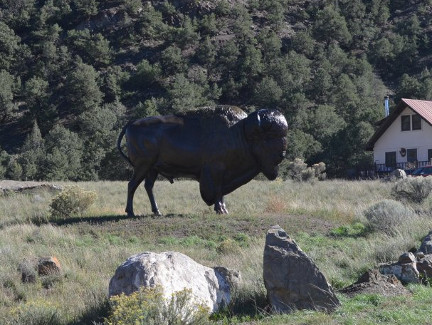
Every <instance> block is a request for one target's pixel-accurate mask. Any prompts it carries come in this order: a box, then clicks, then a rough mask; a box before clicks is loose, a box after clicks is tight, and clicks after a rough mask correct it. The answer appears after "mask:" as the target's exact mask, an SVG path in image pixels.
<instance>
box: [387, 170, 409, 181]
mask: <svg viewBox="0 0 432 325" xmlns="http://www.w3.org/2000/svg"><path fill="white" fill-rule="evenodd" d="M390 177H393V178H396V179H405V178H407V174H406V172H405V171H404V170H403V169H395V170H394V171H392V172H391V174H390Z"/></svg>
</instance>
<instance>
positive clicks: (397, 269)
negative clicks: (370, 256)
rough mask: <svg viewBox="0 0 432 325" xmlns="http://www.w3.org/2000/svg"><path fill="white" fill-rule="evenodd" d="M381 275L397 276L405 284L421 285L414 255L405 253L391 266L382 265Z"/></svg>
mask: <svg viewBox="0 0 432 325" xmlns="http://www.w3.org/2000/svg"><path fill="white" fill-rule="evenodd" d="M379 271H380V272H381V274H385V275H390V274H393V275H395V276H396V277H397V278H398V279H399V280H400V281H402V282H403V283H419V282H420V276H419V271H418V270H417V259H416V257H415V256H414V254H413V253H410V252H408V253H404V254H402V255H401V256H400V257H399V260H398V262H396V263H391V264H381V265H380V266H379Z"/></svg>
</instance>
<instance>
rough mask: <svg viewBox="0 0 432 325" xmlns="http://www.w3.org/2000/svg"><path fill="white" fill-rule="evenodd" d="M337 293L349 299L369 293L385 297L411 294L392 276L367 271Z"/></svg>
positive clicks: (375, 271) (376, 271)
mask: <svg viewBox="0 0 432 325" xmlns="http://www.w3.org/2000/svg"><path fill="white" fill-rule="evenodd" d="M339 292H341V293H343V294H346V295H347V296H349V297H353V296H355V295H358V294H371V293H372V294H373V293H375V294H380V295H383V296H387V297H391V296H401V295H410V294H411V292H410V291H409V290H408V289H407V288H405V287H404V286H403V285H402V283H401V282H400V281H399V280H398V279H397V278H396V277H395V276H394V275H383V274H381V273H380V272H379V271H378V270H369V271H367V272H366V273H365V274H363V275H362V276H361V277H360V278H359V279H358V280H357V282H355V283H354V284H352V285H350V286H348V287H346V288H343V289H342V290H340V291H339Z"/></svg>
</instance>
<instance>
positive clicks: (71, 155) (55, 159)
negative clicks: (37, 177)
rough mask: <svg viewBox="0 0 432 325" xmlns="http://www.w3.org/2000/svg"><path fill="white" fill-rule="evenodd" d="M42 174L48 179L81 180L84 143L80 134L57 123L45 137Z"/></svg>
mask: <svg viewBox="0 0 432 325" xmlns="http://www.w3.org/2000/svg"><path fill="white" fill-rule="evenodd" d="M45 152H46V155H45V157H44V159H43V163H42V166H41V175H42V177H43V179H47V180H57V181H61V180H73V181H76V180H79V179H80V177H79V176H80V174H81V173H82V172H83V171H82V165H81V159H82V155H83V143H82V140H81V139H80V138H79V136H78V134H76V133H74V132H71V131H69V130H68V129H66V128H65V127H63V126H61V125H56V126H55V127H54V128H53V129H52V130H51V131H50V132H49V133H48V135H47V136H46V137H45Z"/></svg>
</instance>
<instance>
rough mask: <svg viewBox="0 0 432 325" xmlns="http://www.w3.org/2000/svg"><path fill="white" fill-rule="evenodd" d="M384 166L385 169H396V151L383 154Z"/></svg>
mask: <svg viewBox="0 0 432 325" xmlns="http://www.w3.org/2000/svg"><path fill="white" fill-rule="evenodd" d="M385 165H386V167H396V151H391V152H386V153H385Z"/></svg>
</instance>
